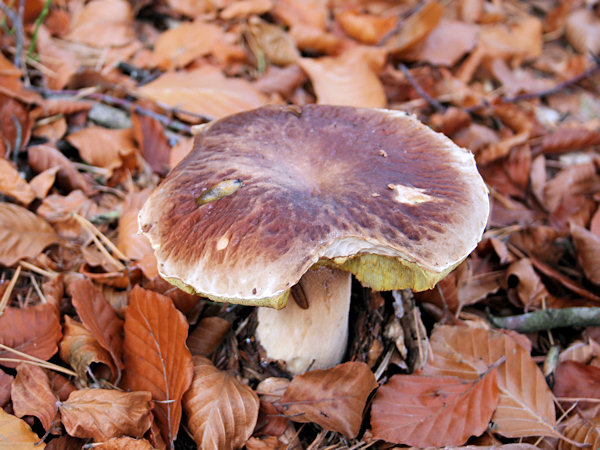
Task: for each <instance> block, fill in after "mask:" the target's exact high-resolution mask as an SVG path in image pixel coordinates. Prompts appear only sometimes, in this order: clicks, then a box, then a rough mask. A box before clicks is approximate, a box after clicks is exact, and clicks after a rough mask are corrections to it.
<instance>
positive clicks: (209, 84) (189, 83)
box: [140, 66, 267, 119]
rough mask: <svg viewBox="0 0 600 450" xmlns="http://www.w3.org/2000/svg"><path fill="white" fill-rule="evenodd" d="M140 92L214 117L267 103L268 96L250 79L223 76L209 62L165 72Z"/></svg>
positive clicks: (184, 108) (150, 97) (187, 109)
mask: <svg viewBox="0 0 600 450" xmlns="http://www.w3.org/2000/svg"><path fill="white" fill-rule="evenodd" d="M140 93H141V94H142V95H144V96H145V97H147V98H149V99H152V100H154V101H157V102H162V103H165V104H167V105H169V106H173V107H177V108H181V109H182V110H185V111H189V112H192V113H196V114H201V115H204V116H207V117H211V118H215V119H217V118H219V117H223V116H226V115H229V114H234V113H237V112H241V111H246V110H248V109H254V108H258V107H259V106H261V105H264V104H266V103H267V97H266V96H264V95H263V94H262V93H261V92H259V91H258V90H257V89H255V88H254V87H253V86H252V85H251V84H250V83H249V82H247V81H245V80H243V79H241V78H226V77H225V76H224V75H223V73H222V72H221V70H220V69H218V68H217V67H212V66H202V67H201V68H199V69H194V70H190V71H187V72H167V73H165V74H164V75H162V76H160V77H159V78H157V79H156V80H154V81H152V82H150V83H148V84H146V85H144V86H143V87H141V88H140Z"/></svg>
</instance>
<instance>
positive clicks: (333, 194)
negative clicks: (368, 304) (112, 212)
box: [139, 105, 489, 307]
mask: <svg viewBox="0 0 600 450" xmlns="http://www.w3.org/2000/svg"><path fill="white" fill-rule="evenodd" d="M488 213H489V203H488V197H487V189H486V187H485V184H484V182H483V180H482V179H481V176H480V175H479V173H478V172H477V168H476V166H475V161H474V158H473V155H472V154H471V153H470V152H469V151H468V150H465V149H463V148H460V147H458V146H457V145H455V144H454V143H453V142H452V141H451V140H450V139H448V138H447V137H445V136H443V135H442V134H439V133H436V132H434V131H432V130H431V129H429V128H428V127H427V126H425V125H423V124H422V123H420V122H419V121H418V120H417V119H415V118H414V117H412V116H409V115H406V114H404V113H402V112H399V111H390V110H376V109H359V108H352V107H342V106H327V105H308V106H304V107H296V106H290V107H279V106H267V107H262V108H259V109H256V110H252V111H247V112H243V113H240V114H235V115H233V116H229V117H225V118H223V119H220V120H217V121H214V122H211V123H210V124H208V125H207V126H206V127H205V128H204V129H203V130H202V131H201V133H200V134H199V135H197V136H196V141H195V145H194V149H193V151H192V152H191V153H190V154H189V155H188V156H187V157H186V158H185V159H184V160H183V161H182V162H181V163H180V164H179V165H178V166H177V167H175V168H174V169H173V171H172V172H171V173H170V174H169V175H168V176H167V178H166V179H165V180H164V181H163V183H162V184H161V185H160V186H159V187H158V188H157V189H156V190H155V191H154V192H153V193H152V195H151V197H150V199H149V200H148V201H147V203H146V204H145V205H144V207H143V208H142V210H141V212H140V215H139V223H140V229H141V231H142V232H143V233H144V234H145V235H146V236H148V238H149V239H150V242H151V243H152V246H153V248H154V250H155V253H156V257H157V260H158V268H159V271H160V273H161V275H162V276H163V277H165V278H166V279H168V280H169V281H171V282H173V283H174V284H176V285H178V286H180V287H183V288H186V289H187V290H189V291H193V292H196V293H198V294H200V295H204V296H207V297H209V298H212V299H214V300H219V301H228V302H232V303H242V304H254V305H259V306H265V305H266V306H273V307H283V306H284V305H285V300H286V298H287V292H288V291H289V288H290V287H291V286H293V285H294V284H295V283H297V282H298V280H299V279H300V277H301V276H302V275H303V274H304V273H305V272H306V271H307V270H308V269H309V268H310V267H311V266H312V265H313V264H315V263H317V262H320V263H325V264H329V265H334V266H336V267H338V268H342V269H343V270H348V271H350V272H352V273H354V274H355V275H356V276H357V278H358V279H359V280H361V281H362V282H363V284H366V285H368V286H371V287H373V288H375V289H378V290H386V289H403V288H407V287H410V288H413V289H417V290H421V289H427V288H430V287H432V286H433V285H434V284H435V283H436V282H437V281H439V280H440V279H441V278H443V277H444V276H445V275H446V274H447V273H448V272H449V271H450V270H452V269H453V268H454V267H455V266H456V265H457V264H458V263H459V262H460V261H462V260H463V259H464V258H465V257H466V256H467V255H468V254H469V253H470V252H471V251H472V250H473V249H474V248H475V245H476V244H477V242H478V241H479V239H480V238H481V235H482V233H483V230H484V228H485V224H486V222H487V218H488ZM407 269H408V270H407Z"/></svg>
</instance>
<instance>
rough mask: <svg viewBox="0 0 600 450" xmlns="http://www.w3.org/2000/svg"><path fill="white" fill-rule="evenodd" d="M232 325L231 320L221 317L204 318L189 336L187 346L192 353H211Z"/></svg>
mask: <svg viewBox="0 0 600 450" xmlns="http://www.w3.org/2000/svg"><path fill="white" fill-rule="evenodd" d="M230 327H231V324H230V323H229V321H227V320H225V319H223V318H221V317H217V316H212V317H204V318H202V320H201V321H200V323H198V325H197V326H196V328H194V331H192V332H191V333H190V335H189V336H188V338H187V346H188V348H189V349H190V352H192V355H209V354H211V353H212V352H214V351H215V350H216V349H217V347H218V346H219V345H221V342H223V338H224V337H225V334H226V333H227V331H229V328H230Z"/></svg>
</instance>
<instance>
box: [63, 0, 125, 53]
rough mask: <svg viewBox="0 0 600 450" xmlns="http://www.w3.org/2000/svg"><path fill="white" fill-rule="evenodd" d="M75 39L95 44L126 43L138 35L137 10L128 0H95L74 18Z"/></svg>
mask: <svg viewBox="0 0 600 450" xmlns="http://www.w3.org/2000/svg"><path fill="white" fill-rule="evenodd" d="M67 39H69V40H71V41H76V42H81V43H83V44H88V45H90V46H93V47H99V48H104V47H110V46H116V47H117V46H118V47H120V46H123V45H126V44H128V43H130V42H131V41H133V39H135V31H134V29H133V11H132V10H131V6H130V5H129V3H128V2H126V1H125V0H93V1H91V2H89V3H87V4H86V5H85V6H84V7H83V8H82V9H81V10H80V11H78V13H77V14H75V15H74V17H73V20H72V22H71V32H70V33H69V34H68V35H67Z"/></svg>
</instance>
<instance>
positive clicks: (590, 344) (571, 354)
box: [558, 338, 600, 367]
mask: <svg viewBox="0 0 600 450" xmlns="http://www.w3.org/2000/svg"><path fill="white" fill-rule="evenodd" d="M599 356H600V344H598V342H596V341H595V340H594V339H592V338H588V339H587V342H584V341H575V342H573V343H571V345H569V346H568V347H567V348H566V349H564V350H563V351H562V352H560V355H559V357H558V362H561V363H562V362H565V361H577V362H580V363H582V364H586V365H587V364H589V365H592V366H594V367H600V360H599V359H598V357H599Z"/></svg>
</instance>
